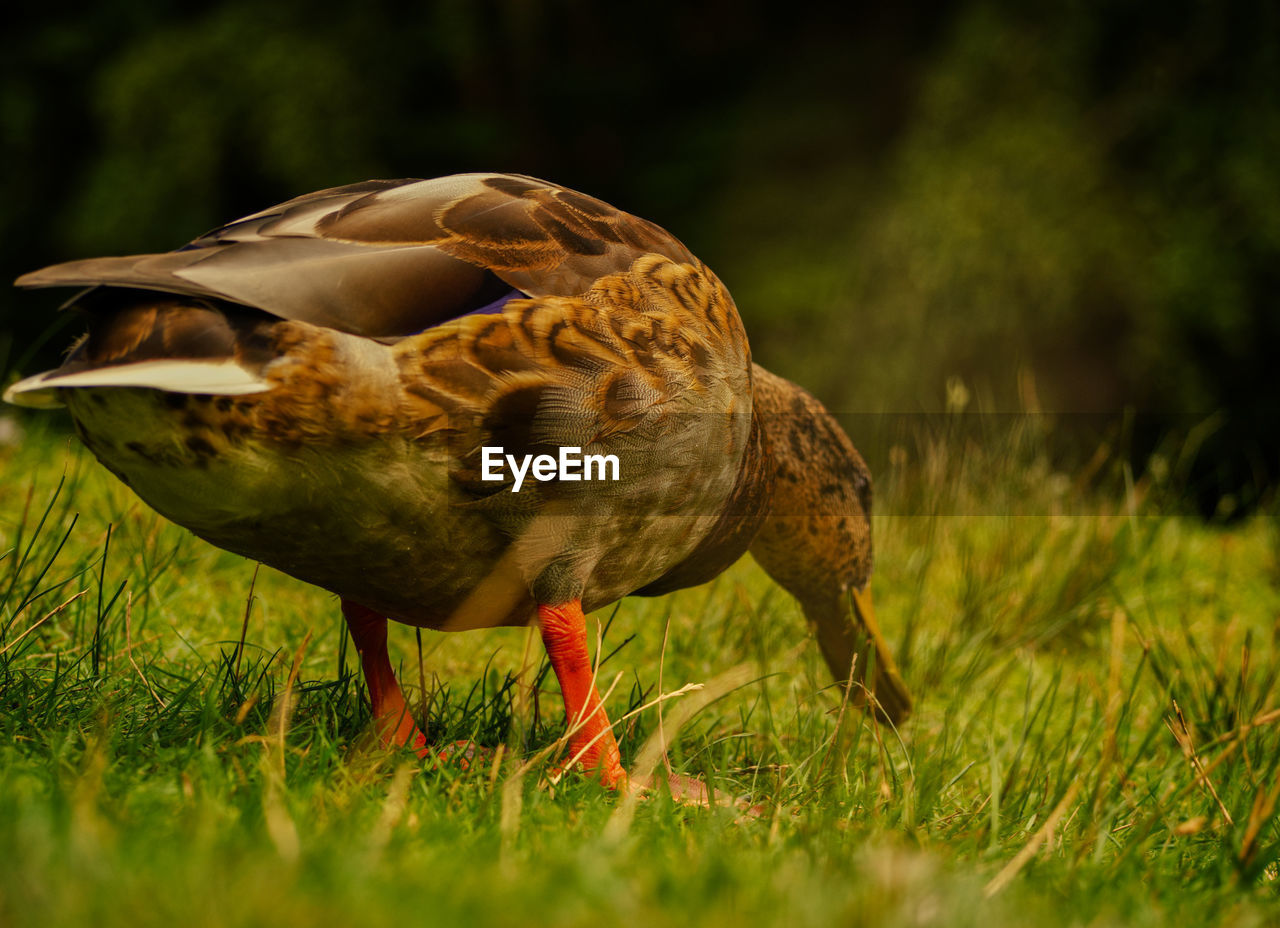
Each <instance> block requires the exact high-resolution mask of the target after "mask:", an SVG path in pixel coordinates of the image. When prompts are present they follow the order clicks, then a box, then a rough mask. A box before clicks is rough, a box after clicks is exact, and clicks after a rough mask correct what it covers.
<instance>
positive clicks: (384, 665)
mask: <svg viewBox="0 0 1280 928" xmlns="http://www.w3.org/2000/svg"><path fill="white" fill-rule="evenodd" d="M342 615H343V616H344V617H345V618H346V620H347V627H348V628H350V629H351V637H352V639H353V640H354V641H355V643H356V650H357V651H358V652H360V666H361V667H362V668H363V669H364V679H365V683H366V684H367V685H368V687H369V700H370V701H371V702H372V703H373V719H374V724H375V725H376V726H377V729H378V735H379V737H381V738H382V743H383V744H384V745H386V746H387V747H401V746H404V745H408V746H409V747H410V748H412V749H413V750H414V751H416V752H417V754H418V756H419V757H425V756H427V754H428V753H430V752H429V751H428V750H427V738H426V736H425V735H424V734H423V733H422V732H420V731H419V730H418V726H417V725H415V724H414V723H413V717H412V716H411V715H410V714H409V707H408V706H407V705H406V704H405V701H404V693H402V692H401V691H400V684H399V683H397V682H396V675H395V671H393V670H392V669H391V659H390V658H389V657H388V656H387V619H386V616H382V615H379V614H378V613H376V612H374V611H373V610H372V609H367V608H365V607H364V606H360V605H357V604H356V603H353V602H349V601H348V600H345V599H344V600H343V601H342Z"/></svg>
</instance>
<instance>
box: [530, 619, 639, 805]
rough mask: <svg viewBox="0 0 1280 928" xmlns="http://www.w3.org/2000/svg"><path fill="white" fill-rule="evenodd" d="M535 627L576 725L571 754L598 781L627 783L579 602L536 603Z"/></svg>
mask: <svg viewBox="0 0 1280 928" xmlns="http://www.w3.org/2000/svg"><path fill="white" fill-rule="evenodd" d="M538 626H539V628H540V629H541V631H542V644H543V645H544V646H545V647H546V649H547V656H548V657H549V658H551V667H552V669H553V670H555V672H556V679H558V680H559V681H560V691H561V692H562V693H563V694H564V711H565V715H566V716H567V717H568V721H569V726H570V728H574V727H575V726H576V727H577V730H576V731H575V732H574V733H573V734H572V735H570V736H569V756H570V757H577V758H578V759H579V761H580V762H581V763H582V766H583V768H584V769H586V770H589V771H595V772H596V773H597V774H598V776H599V777H600V782H601V783H603V784H604V785H605V786H607V787H609V788H610V789H616V788H618V787H619V786H625V785H626V782H627V774H626V771H624V770H623V769H622V756H621V755H620V754H619V753H618V742H617V741H616V740H615V739H614V737H613V729H612V728H611V727H610V725H609V718H608V716H606V715H605V711H604V706H603V705H602V704H601V702H600V693H599V692H598V691H597V690H596V687H595V683H594V682H593V681H592V678H591V659H590V658H589V657H588V655H587V620H586V617H585V616H584V615H583V614H582V601H581V600H579V599H572V600H570V601H569V602H567V603H562V604H561V605H559V606H543V605H540V606H538Z"/></svg>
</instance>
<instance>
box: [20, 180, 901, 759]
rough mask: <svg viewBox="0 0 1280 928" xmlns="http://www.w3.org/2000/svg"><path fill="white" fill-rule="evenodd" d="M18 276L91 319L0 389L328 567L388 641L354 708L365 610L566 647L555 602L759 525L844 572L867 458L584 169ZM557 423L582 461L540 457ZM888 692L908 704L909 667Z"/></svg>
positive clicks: (241, 547)
mask: <svg viewBox="0 0 1280 928" xmlns="http://www.w3.org/2000/svg"><path fill="white" fill-rule="evenodd" d="M19 283H20V284H23V285H28V286H56V285H83V286H88V287H90V288H92V289H90V290H87V291H85V293H83V294H81V296H80V297H79V298H78V299H77V301H76V305H77V306H78V307H80V308H82V309H84V310H85V311H86V313H87V314H88V316H89V336H88V337H87V339H85V340H84V341H82V342H81V343H80V344H79V345H78V346H77V348H76V349H75V350H74V351H73V352H72V354H71V356H70V357H69V358H68V360H67V362H66V363H65V364H64V365H63V367H61V368H59V369H58V370H56V371H52V372H49V373H47V374H43V375H39V376H37V377H33V378H28V380H26V381H23V382H22V383H20V384H17V385H15V387H13V388H11V390H10V392H9V394H8V396H9V397H11V398H16V399H19V400H21V399H26V400H28V401H30V400H32V399H39V398H43V397H50V398H53V399H61V400H62V401H64V402H65V403H66V405H67V406H68V408H69V410H70V412H71V415H72V418H73V420H74V421H75V423H76V428H77V431H78V432H79V433H80V435H81V437H82V438H83V439H84V441H85V443H86V445H87V446H88V447H89V448H90V449H91V450H92V451H93V453H94V454H95V455H96V456H97V457H98V458H99V459H100V460H101V461H102V462H103V463H104V464H105V465H106V466H107V467H108V468H110V469H111V470H112V471H113V472H115V473H116V474H117V475H118V476H119V477H120V478H121V479H122V480H124V481H125V482H126V483H127V484H129V485H130V486H131V487H132V488H134V490H135V491H136V492H137V493H138V494H139V495H140V496H141V497H142V498H143V499H144V500H146V501H147V502H148V503H149V504H150V505H152V506H153V507H154V508H155V509H156V510H158V511H159V512H161V513H162V514H164V515H165V516H167V517H169V518H170V519H172V520H173V521H175V522H178V523H179V524H182V525H184V526H186V527H188V528H190V529H191V530H192V531H194V532H195V533H196V534H198V535H200V536H202V537H204V538H206V539H208V540H209V541H211V542H213V543H214V544H216V545H219V546H220V547H223V548H227V549H229V550H231V551H235V552H237V553H239V554H243V555H245V556H246V557H250V558H254V559H256V560H260V561H262V562H264V563H267V564H270V565H272V566H275V567H277V568H279V569H281V570H283V571H285V572H287V573H290V574H292V575H294V576H296V577H299V578H300V579H303V580H306V581H309V582H311V583H315V584H317V585H319V586H322V587H325V588H327V589H330V590H332V591H334V592H335V593H337V594H339V596H341V597H342V598H343V601H344V608H345V611H346V613H347V616H348V619H349V620H351V621H352V628H353V632H355V633H356V636H357V643H358V644H360V643H361V639H362V632H361V628H362V627H368V628H372V631H371V632H370V631H366V632H365V633H363V635H364V638H365V640H366V644H368V643H369V642H372V645H371V647H373V649H374V650H375V651H376V650H378V648H379V647H381V649H382V650H383V656H382V659H381V662H379V661H374V663H375V664H377V665H378V666H375V667H373V668H372V669H371V667H370V665H369V663H368V661H366V668H365V669H366V673H367V674H368V675H369V678H370V687H371V691H373V696H374V702H375V711H380V707H379V697H380V693H379V689H380V688H381V690H382V693H381V696H382V697H384V698H383V700H382V701H383V702H386V699H387V698H389V697H387V693H388V692H389V690H388V687H394V680H390V682H388V681H386V680H381V682H380V678H381V677H384V676H385V675H386V674H385V673H384V671H383V670H382V669H381V663H385V643H384V644H382V645H380V646H379V645H378V644H377V640H376V639H377V638H378V634H377V632H378V623H379V622H381V623H382V625H381V628H382V629H383V632H382V634H383V641H385V617H391V618H394V619H397V620H400V621H403V622H408V623H411V624H415V625H421V626H428V627H432V628H438V629H444V630H461V629H469V628H482V627H492V626H497V625H525V624H529V623H530V622H532V621H534V620H535V619H536V620H538V621H540V624H541V625H542V628H543V635H544V640H547V644H548V650H549V651H550V652H551V654H552V658H553V663H556V660H557V654H556V649H557V647H558V645H557V643H556V642H557V641H558V640H559V639H557V637H556V633H555V632H554V627H556V625H557V622H558V621H559V620H558V619H557V618H556V616H558V615H562V614H564V615H570V616H571V619H572V621H570V623H569V624H570V625H573V626H574V629H576V627H577V624H578V621H577V619H578V618H579V617H580V616H581V609H585V610H587V611H590V610H592V609H595V608H598V607H600V606H604V605H607V604H608V603H611V602H613V601H615V600H617V599H619V598H621V597H623V596H626V595H628V594H631V593H635V592H641V593H661V592H666V591H667V590H670V589H676V588H679V587H681V586H687V585H691V584H694V583H700V582H703V581H705V580H708V579H710V578H711V577H712V576H714V575H715V574H716V573H718V572H719V571H721V570H723V569H724V568H725V567H727V566H728V565H729V564H731V563H732V562H733V561H734V560H736V559H737V558H738V557H739V556H740V555H741V554H742V553H743V552H745V551H746V550H747V549H748V547H749V546H751V545H752V543H753V541H754V542H756V543H757V546H758V548H759V551H758V552H757V553H758V556H760V558H761V560H762V562H763V563H764V564H765V566H766V569H769V570H770V572H771V573H773V574H774V575H775V576H776V577H778V579H779V580H780V581H781V582H783V583H784V585H786V586H787V587H788V588H789V589H791V590H792V591H793V592H795V593H797V595H800V597H801V599H802V602H803V601H805V600H806V598H807V599H810V600H812V601H813V603H815V604H816V603H818V602H819V601H824V602H827V605H828V606H832V604H837V601H838V600H839V599H840V598H841V596H842V595H844V594H845V593H847V592H848V591H855V590H860V589H864V588H865V585H866V581H867V577H868V575H869V572H870V566H871V558H870V536H869V523H868V521H867V518H868V515H869V481H868V479H867V477H866V470H865V466H864V465H863V464H862V462H861V459H860V458H858V457H857V453H856V451H853V448H852V445H850V444H849V443H848V439H847V438H845V437H844V435H843V433H841V432H839V429H838V428H835V429H834V431H832V426H831V424H830V420H829V416H827V414H826V412H825V410H822V408H821V406H820V404H817V402H816V401H815V400H813V399H812V398H811V397H809V396H808V395H807V394H804V393H803V391H800V390H799V389H798V388H796V387H794V386H793V385H791V384H788V383H786V382H785V381H782V380H781V379H780V378H775V377H773V375H770V374H768V373H767V372H764V371H763V370H761V369H759V368H754V370H753V365H752V363H751V357H750V350H749V348H748V345H747V340H746V336H745V334H744V333H743V329H742V325H741V322H740V320H739V318H738V314H737V310H736V308H735V307H734V304H733V300H732V299H731V297H730V296H729V294H728V292H727V291H726V290H725V288H724V287H723V285H722V284H721V283H720V281H719V280H718V279H717V278H716V277H715V275H714V274H713V273H712V272H711V271H710V270H708V269H707V268H706V267H705V266H704V265H703V264H702V263H701V262H699V261H698V260H697V259H696V258H694V257H693V256H692V255H691V254H690V253H689V252H688V251H687V249H685V247H684V246H683V245H681V244H680V243H679V242H678V241H677V240H676V239H674V238H673V237H671V236H670V235H668V234H667V233H665V232H663V230H661V229H659V228H658V227H656V226H654V225H652V224H651V223H647V222H645V221H643V220H640V219H637V218H635V217H633V216H629V215H627V214H625V213H622V212H620V211H617V210H615V209H613V208H612V207H609V206H607V205H606V204H604V203H601V202H600V201H598V200H594V199H592V198H590V197H586V196H584V195H582V194H578V193H574V192H572V191H567V190H564V189H562V188H558V187H554V186H552V185H550V184H546V183H544V182H541V181H536V180H533V179H531V178H523V177H513V176H509V175H462V176H458V177H450V178H441V179H438V180H434V181H399V182H370V183H367V184H360V185H355V186H352V187H346V188H336V189H334V190H329V191H321V192H319V193H316V194H311V195H308V196H305V197H300V198H298V199H296V200H292V201H289V202H288V203H285V204H282V205H281V206H279V207H275V208H273V209H271V210H266V211H264V212H262V213H258V214H256V215H254V216H251V217H248V218H246V219H244V220H240V221H239V222H236V223H232V224H231V225H229V226H226V227H224V228H222V229H219V230H215V231H214V232H212V233H209V234H208V235H205V236H202V237H201V238H200V239H197V240H196V241H194V242H193V243H192V244H191V245H189V246H187V247H186V248H184V249H181V250H179V251H176V252H170V253H167V254H163V255H147V256H139V257H132V258H106V259H94V260H89V261H82V262H73V263H70V264H66V265H57V266H55V267H53V268H48V269H46V270H44V271H39V272H36V273H35V274H31V275H27V276H26V277H25V278H22V279H21V280H20V281H19ZM837 436H838V437H837ZM486 449H489V450H488V451H486ZM574 449H577V451H576V454H577V457H578V459H580V460H581V459H586V458H587V456H597V458H596V459H595V460H596V464H597V466H596V467H595V468H593V469H592V470H590V471H589V472H588V474H587V475H586V476H588V477H591V478H593V479H580V480H574V479H572V477H573V475H574V474H575V473H576V472H577V471H575V470H570V471H569V474H568V476H567V478H566V477H563V476H562V477H561V479H556V477H555V476H553V475H552V473H551V469H549V468H548V467H547V466H546V463H547V462H546V461H545V460H543V461H540V462H539V461H537V459H538V457H539V456H541V455H548V456H550V458H552V459H554V460H556V461H557V462H559V461H561V460H563V458H564V455H566V454H568V455H569V457H573V456H574ZM507 455H510V456H511V457H510V459H507V458H506V456H507ZM815 459H816V460H815ZM495 461H498V462H502V464H505V465H506V466H499V467H494V462H495ZM523 461H527V462H529V463H528V464H527V466H528V470H527V471H526V472H525V473H524V475H523V477H522V478H516V477H515V476H514V475H513V470H515V469H516V468H517V467H518V463H519V462H523ZM815 463H817V464H818V465H819V466H820V467H823V468H825V469H826V471H832V472H833V473H828V474H827V477H828V479H826V480H825V481H824V480H823V479H822V474H818V473H813V474H810V473H808V471H809V470H811V469H812V467H813V466H815ZM588 466H590V465H588ZM535 467H536V469H535ZM834 472H840V473H838V474H837V473H834ZM836 477H838V478H839V479H838V480H835V478H836ZM833 481H834V482H833ZM517 484H519V490H518V492H517V491H516V486H517ZM797 520H799V521H797ZM762 526H763V527H764V530H763V531H761V528H762ZM815 534H817V535H823V536H824V538H820V539H816V540H815V538H814V537H813V536H815ZM824 540H825V542H826V543H825V544H824V543H823V542H824ZM831 544H838V545H840V547H841V550H824V548H825V549H830V546H831ZM797 546H799V548H798V549H797ZM797 558H798V559H799V560H801V561H803V564H802V565H799V566H798V565H796V564H793V563H792V562H793V561H796V560H797ZM771 562H772V563H771ZM793 574H794V577H792V575H793ZM832 574H834V575H835V576H832ZM814 576H820V577H822V578H823V579H821V580H820V581H819V582H818V586H819V587H823V589H821V590H808V589H799V588H797V584H800V585H801V586H804V585H805V584H809V583H811V582H813V577H814ZM826 587H829V589H826ZM846 598H847V597H846ZM566 604H568V606H566ZM569 606H571V608H568V607H569ZM805 606H806V612H811V608H810V602H805ZM566 608H568V611H567V612H566ZM813 608H814V609H818V610H819V611H821V609H820V607H819V606H817V605H814V606H813ZM833 608H835V611H836V612H841V611H843V612H844V613H846V614H845V615H844V617H843V618H840V619H832V620H830V621H831V622H832V623H834V624H833V625H832V628H833V629H836V631H838V628H837V626H839V627H842V628H845V629H846V631H845V632H841V633H839V634H835V633H834V632H833V633H832V634H835V637H834V638H833V637H832V635H831V634H829V635H827V636H826V638H823V636H822V634H821V627H820V629H819V631H820V639H822V643H823V650H824V653H826V655H827V657H828V660H829V661H830V662H832V665H833V670H834V671H835V672H836V675H837V677H838V678H840V679H845V678H847V677H848V675H849V670H850V659H851V657H852V655H853V654H854V653H856V652H857V650H858V648H859V645H858V644H857V643H856V642H855V641H854V639H855V637H857V636H855V635H854V634H853V632H854V630H855V626H856V620H857V618H858V615H857V610H856V609H854V610H853V614H852V616H851V615H849V614H847V613H849V612H850V610H849V609H848V608H845V609H843V610H842V609H841V608H840V607H839V606H838V604H837V605H834V607H833ZM811 618H815V617H814V616H813V615H812V614H811ZM815 621H816V622H818V623H819V625H820V626H821V623H822V622H823V621H824V620H823V619H821V618H815ZM371 623H372V624H371ZM549 628H552V629H553V631H552V632H551V633H550V634H551V638H550V639H548V634H549V633H548V629H549ZM571 631H572V630H571ZM370 634H372V635H373V637H372V638H369V635H370ZM575 634H576V632H575ZM570 637H573V635H571V636H570ZM873 637H874V636H873ZM845 638H847V639H848V641H845V642H844V643H843V644H841V643H840V641H837V640H836V639H840V640H841V641H843V639H845ZM827 639H831V640H827ZM575 640H576V639H575ZM875 643H876V644H877V648H878V650H879V651H880V652H881V653H880V654H879V658H880V662H881V665H882V675H883V670H885V669H886V668H885V661H886V660H887V653H884V651H883V647H881V646H880V643H879V642H875ZM576 647H577V646H576V645H575V650H576ZM833 648H834V651H833V650H832V649H833ZM366 651H368V648H362V653H363V652H366ZM575 659H576V658H575ZM841 663H843V673H841V666H840V665H841ZM864 666H865V665H864ZM388 672H389V665H388ZM557 672H558V673H560V672H561V667H560V666H559V665H557ZM856 672H857V671H855V673H856ZM561 682H562V685H565V692H566V701H567V703H572V702H573V699H572V698H571V697H570V689H572V688H573V687H572V686H570V685H566V679H565V676H564V674H561ZM889 684H892V685H893V686H894V687H897V688H899V689H900V683H898V682H897V681H896V678H892V679H888V683H887V684H886V687H888V685H889ZM394 695H395V699H398V698H399V691H398V687H396V688H395V694H394ZM584 698H586V697H584ZM395 699H393V700H392V702H393V703H394V702H395ZM881 701H882V702H883V703H884V704H885V706H888V707H889V708H888V710H887V714H889V715H891V716H893V715H901V714H902V713H903V712H905V709H906V703H905V692H902V693H901V694H900V695H898V694H897V693H895V694H894V695H893V696H892V698H890V697H889V694H887V693H886V694H884V695H883V696H882V699H881ZM588 702H589V700H588ZM398 705H399V706H400V709H399V711H400V712H401V713H402V714H403V708H402V707H403V703H402V702H400V703H399V704H398ZM584 705H585V704H584ZM584 705H580V706H578V707H577V709H578V710H579V711H581V710H582V709H583V708H584ZM592 705H594V704H592ZM569 708H570V710H571V712H572V710H573V709H574V707H573V706H572V705H570V706H569ZM382 709H383V710H384V711H381V714H383V715H385V714H387V711H389V710H386V707H385V706H384V707H382ZM592 711H595V710H592ZM597 714H598V715H599V716H600V718H601V719H603V711H602V710H601V711H600V712H598V713H597ZM596 727H598V726H596ZM400 729H401V731H400V733H403V730H405V729H404V726H403V725H401V726H400ZM409 729H412V724H411V723H410V724H409ZM412 733H413V736H414V737H416V738H418V739H420V738H421V735H420V734H419V733H417V732H416V730H413V732H412ZM599 734H600V732H598V731H597V732H596V735H597V736H599ZM397 737H398V736H397ZM393 740H396V738H393ZM610 740H611V739H610ZM613 754H614V755H616V748H613ZM585 756H587V758H588V760H590V759H593V758H592V757H591V754H590V751H589V749H588V754H587V755H585ZM596 759H598V760H600V763H601V764H602V765H603V766H605V767H606V768H607V767H608V766H609V764H608V763H606V759H601V758H596ZM611 762H612V763H613V764H614V765H615V766H616V759H615V760H613V761H611ZM605 779H606V780H611V781H616V780H617V779H619V774H617V772H615V774H613V775H610V773H609V771H608V770H607V769H606V771H605Z"/></svg>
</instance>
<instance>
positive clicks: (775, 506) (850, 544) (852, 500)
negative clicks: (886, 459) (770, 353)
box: [751, 364, 871, 604]
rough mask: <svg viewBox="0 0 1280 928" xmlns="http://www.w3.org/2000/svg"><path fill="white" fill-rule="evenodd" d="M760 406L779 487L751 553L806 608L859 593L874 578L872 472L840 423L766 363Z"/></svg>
mask: <svg viewBox="0 0 1280 928" xmlns="http://www.w3.org/2000/svg"><path fill="white" fill-rule="evenodd" d="M752 379H753V386H754V408H755V415H756V419H757V421H758V422H759V423H760V427H761V429H762V430H763V432H764V437H765V455H766V458H767V467H765V468H762V473H761V475H760V477H759V478H758V479H760V480H762V481H763V480H767V481H768V482H769V483H770V484H771V489H770V497H769V499H770V501H769V508H768V517H767V518H766V519H765V520H764V522H763V524H762V526H761V528H760V531H759V532H758V533H757V535H756V538H755V541H754V542H752V544H751V553H752V555H754V557H755V559H756V560H757V561H759V562H760V565H761V566H762V567H764V569H765V570H766V571H768V572H769V575H770V576H771V577H773V578H774V579H775V580H777V581H778V583H780V584H782V586H784V587H786V589H787V590H788V592H790V593H791V594H792V595H793V596H795V597H796V598H797V599H798V600H800V602H801V603H802V604H808V603H810V602H813V601H815V600H818V599H823V598H833V597H835V596H837V595H839V594H841V593H843V592H844V591H845V590H848V589H859V588H861V587H863V586H865V585H866V583H867V580H868V579H869V578H870V576H871V523H870V516H871V473H870V471H869V470H868V469H867V465H866V462H864V461H863V460H862V456H861V455H860V454H858V452H857V449H855V448H854V447H853V443H852V442H851V441H850V440H849V436H847V435H846V434H845V433H844V430H843V429H841V428H840V425H839V423H838V422H836V420H835V417H834V416H832V415H831V413H830V412H828V411H827V408H826V407H825V406H823V405H822V404H821V403H820V402H818V400H817V399H815V398H814V397H813V396H812V395H811V394H809V393H808V392H806V391H805V390H803V389H801V388H800V387H798V386H796V385H795V384H793V383H792V382H791V381H789V380H785V379H783V378H782V377H779V376H777V375H776V374H771V373H770V372H769V371H767V370H765V369H764V368H763V367H761V366H760V365H758V364H757V365H754V366H753V371H752Z"/></svg>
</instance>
